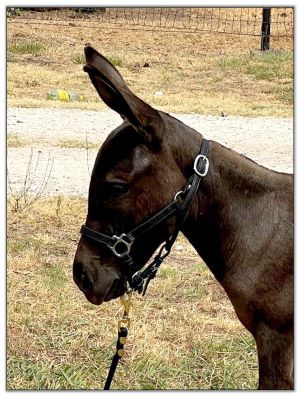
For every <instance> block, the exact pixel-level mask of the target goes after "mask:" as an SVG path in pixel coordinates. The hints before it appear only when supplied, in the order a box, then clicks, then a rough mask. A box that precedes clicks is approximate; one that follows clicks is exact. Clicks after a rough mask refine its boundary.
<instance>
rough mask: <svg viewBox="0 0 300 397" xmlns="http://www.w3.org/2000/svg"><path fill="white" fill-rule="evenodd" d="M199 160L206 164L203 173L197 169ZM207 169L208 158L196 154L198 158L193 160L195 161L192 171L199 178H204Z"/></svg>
mask: <svg viewBox="0 0 300 397" xmlns="http://www.w3.org/2000/svg"><path fill="white" fill-rule="evenodd" d="M200 159H203V160H204V161H205V162H206V163H205V170H204V172H200V171H199V170H198V168H197V166H198V163H199V160H200ZM208 168H209V161H208V158H207V157H206V156H204V155H203V154H198V156H197V157H196V158H195V161H194V171H195V172H196V174H198V175H199V176H205V175H206V174H207V172H208Z"/></svg>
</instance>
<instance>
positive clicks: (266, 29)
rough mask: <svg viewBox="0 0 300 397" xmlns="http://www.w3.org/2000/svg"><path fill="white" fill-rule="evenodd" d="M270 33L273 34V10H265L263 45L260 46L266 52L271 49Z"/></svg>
mask: <svg viewBox="0 0 300 397" xmlns="http://www.w3.org/2000/svg"><path fill="white" fill-rule="evenodd" d="M270 33H271V8H263V12H262V24H261V44H260V50H261V51H266V50H269V49H270Z"/></svg>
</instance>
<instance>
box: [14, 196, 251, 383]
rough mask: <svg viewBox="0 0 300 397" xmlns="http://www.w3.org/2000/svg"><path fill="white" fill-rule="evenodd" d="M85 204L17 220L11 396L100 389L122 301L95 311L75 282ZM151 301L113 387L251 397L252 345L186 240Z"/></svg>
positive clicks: (139, 306)
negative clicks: (247, 392) (245, 392)
mask: <svg viewBox="0 0 300 397" xmlns="http://www.w3.org/2000/svg"><path fill="white" fill-rule="evenodd" d="M85 213H86V202H85V201H84V200H83V199H80V198H74V197H73V198H72V197H70V198H67V197H60V198H48V199H41V200H40V201H39V202H37V203H36V204H35V205H34V206H32V207H31V208H30V211H28V212H26V213H25V212H24V213H22V214H19V213H14V212H9V214H8V215H9V216H8V234H9V240H8V272H7V276H8V279H7V286H8V350H7V352H8V377H7V388H8V389H14V390H15V389H99V388H100V389H101V387H103V382H104V379H105V376H106V374H107V368H108V366H109V365H110V360H111V357H112V354H113V352H114V344H115V338H116V325H117V318H118V316H119V315H120V305H119V302H118V301H113V302H109V303H105V304H104V305H102V306H100V307H96V306H93V305H92V304H89V303H88V302H87V301H86V300H85V298H84V296H83V295H82V294H81V293H80V291H79V290H78V289H77V287H76V286H75V284H74V283H73V281H72V268H71V264H72V260H73V256H74V252H75V249H76V243H77V240H78V230H79V227H80V225H81V224H82V222H84V218H85ZM180 244H181V245H183V251H181V252H178V251H176V247H175V250H174V251H173V252H172V255H171V257H170V259H169V260H168V261H167V262H166V263H165V264H164V265H163V267H162V269H161V271H160V273H159V276H158V277H157V278H156V280H155V281H153V282H152V285H150V287H149V289H148V292H147V295H146V297H145V298H142V297H140V296H134V299H133V301H134V302H133V303H134V306H133V310H132V314H131V317H132V326H131V329H130V333H129V338H128V344H127V345H126V351H127V354H126V356H125V358H124V359H123V363H122V364H121V365H120V366H119V368H118V370H117V373H116V376H115V381H114V383H113V388H118V389H252V388H255V387H256V383H257V361H256V354H255V347H254V342H253V340H252V337H251V336H250V335H249V334H248V333H247V332H246V331H245V330H244V329H243V328H242V326H241V325H240V324H239V322H238V320H237V319H236V316H235V314H234V311H233V309H232V306H231V304H230V302H229V301H228V299H227V298H226V296H225V294H224V292H223V291H222V289H221V288H220V287H219V286H218V284H217V283H216V282H215V280H214V279H213V276H212V275H211V273H210V272H209V271H208V270H207V268H206V267H205V266H204V265H203V263H202V262H201V260H200V259H199V257H198V256H197V255H196V254H195V252H194V251H193V250H192V248H191V246H190V245H188V244H187V242H186V241H185V239H184V238H183V236H180Z"/></svg>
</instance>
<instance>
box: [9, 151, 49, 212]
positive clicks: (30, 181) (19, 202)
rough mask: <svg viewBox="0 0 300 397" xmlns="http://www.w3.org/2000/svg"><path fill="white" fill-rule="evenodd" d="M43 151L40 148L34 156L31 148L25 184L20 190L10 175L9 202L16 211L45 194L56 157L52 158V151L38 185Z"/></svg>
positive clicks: (26, 206)
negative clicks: (14, 184) (37, 176)
mask: <svg viewBox="0 0 300 397" xmlns="http://www.w3.org/2000/svg"><path fill="white" fill-rule="evenodd" d="M41 153H42V152H41V151H40V150H39V151H38V153H37V156H36V157H34V153H33V149H32V148H31V151H30V155H29V160H28V163H27V168H26V173H25V177H24V182H23V186H22V188H21V189H20V190H18V191H16V190H15V189H14V188H13V186H12V183H11V182H10V179H9V175H8V189H9V191H10V196H9V198H8V204H9V205H10V207H11V208H12V209H13V211H15V212H20V211H23V210H24V209H26V208H28V207H30V206H32V205H33V204H34V203H35V202H36V201H38V200H39V199H40V198H41V197H42V196H43V194H44V191H45V189H46V187H47V185H48V182H49V179H50V175H51V172H52V168H53V163H54V159H53V158H51V155H50V152H49V155H48V160H47V163H46V167H45V170H44V174H43V177H42V179H41V181H40V183H39V185H38V186H36V181H35V177H36V174H37V170H38V168H39V165H40V157H41Z"/></svg>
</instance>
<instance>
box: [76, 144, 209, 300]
mask: <svg viewBox="0 0 300 397" xmlns="http://www.w3.org/2000/svg"><path fill="white" fill-rule="evenodd" d="M208 148H209V141H207V140H206V139H203V140H202V144H201V148H200V153H199V154H198V155H197V157H196V158H195V161H194V166H193V173H192V175H191V176H190V178H189V179H188V181H187V183H186V185H185V186H184V188H183V190H181V191H179V192H177V193H176V194H175V197H174V200H173V201H172V202H170V203H169V204H167V205H166V206H165V207H163V208H162V209H161V210H160V211H159V212H158V213H157V214H155V215H153V216H152V217H151V218H149V219H148V220H146V221H145V222H143V223H141V224H140V225H138V226H137V227H135V228H134V229H132V230H131V231H130V232H128V233H122V234H121V235H120V236H116V235H113V236H108V235H107V234H103V233H99V232H96V231H95V230H92V229H90V228H88V227H87V226H85V225H83V226H82V227H81V230H80V232H81V234H82V235H83V236H84V237H86V238H88V239H90V240H93V241H94V242H96V243H99V244H104V245H106V247H108V248H110V249H111V251H112V252H113V254H114V255H115V256H116V257H117V258H119V259H120V260H121V261H122V263H123V264H124V266H125V269H124V270H125V272H126V276H127V281H128V283H129V286H130V288H131V289H132V290H137V291H138V292H142V291H143V293H145V291H146V288H147V286H148V283H149V281H150V280H151V279H152V278H154V277H155V275H156V272H157V269H158V267H159V266H160V265H161V263H162V262H163V260H164V259H165V258H166V256H168V255H169V253H170V251H171V248H172V246H173V244H174V242H175V240H176V238H177V235H178V233H179V230H180V228H181V226H182V223H183V221H184V220H185V217H186V215H187V210H188V208H189V205H190V204H191V202H192V200H193V198H194V197H195V195H196V194H197V193H198V191H199V186H200V182H201V180H202V178H203V177H204V176H205V175H206V174H207V172H208V168H209V161H208V158H207V154H208ZM171 216H176V226H175V229H174V231H173V233H172V235H171V236H170V237H169V238H168V239H167V240H166V241H165V242H164V244H163V245H162V246H161V248H160V250H159V253H158V254H157V255H156V256H155V258H154V260H153V261H152V262H151V263H150V264H149V265H148V266H146V267H145V266H144V267H143V268H142V269H140V270H139V271H136V272H135V270H136V269H137V266H135V264H134V261H133V259H132V257H131V255H130V251H131V246H132V244H133V243H134V241H135V240H136V238H138V237H139V236H140V235H141V234H143V233H145V232H147V231H149V230H150V229H152V228H153V227H155V226H156V225H158V224H160V223H161V222H163V221H165V220H166V219H168V218H170V217H171ZM164 250H165V251H166V252H165V253H164V252H163V251H164ZM145 281H146V283H145Z"/></svg>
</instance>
